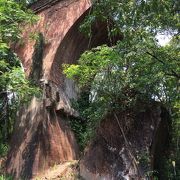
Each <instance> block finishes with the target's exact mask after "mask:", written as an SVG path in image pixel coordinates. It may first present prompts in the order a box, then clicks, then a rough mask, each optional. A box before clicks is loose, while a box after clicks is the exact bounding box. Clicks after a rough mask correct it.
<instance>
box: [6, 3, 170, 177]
mask: <svg viewBox="0 0 180 180" xmlns="http://www.w3.org/2000/svg"><path fill="white" fill-rule="evenodd" d="M91 6H92V3H91V1H90V0H39V1H37V2H36V3H34V4H32V5H31V7H30V8H31V9H32V10H33V11H34V12H35V13H36V14H37V15H38V16H39V20H38V22H37V23H36V24H34V25H29V26H26V27H25V28H24V32H23V40H22V42H20V43H18V44H16V47H15V49H16V50H15V51H16V53H17V55H18V56H19V58H20V59H21V62H22V64H23V67H24V69H25V73H26V75H27V77H30V78H31V79H33V81H34V82H35V83H36V84H38V85H39V86H41V87H43V89H44V96H43V99H42V100H38V99H36V98H34V99H33V100H32V102H31V103H30V104H29V105H28V106H27V105H26V106H24V107H22V108H21V109H20V110H19V112H18V117H17V120H16V124H15V130H14V133H13V136H12V141H11V149H10V152H9V154H8V159H7V162H6V171H7V173H10V174H12V175H13V176H14V178H15V179H20V177H21V178H23V179H31V178H33V177H35V176H37V175H39V174H41V173H44V172H45V171H46V170H47V169H48V168H49V167H52V166H54V165H55V164H59V163H62V162H64V161H70V160H76V159H78V158H79V149H78V145H77V142H76V139H75V136H74V134H73V132H72V131H71V129H70V126H69V124H68V123H67V121H68V119H70V118H76V117H77V116H78V113H77V112H76V111H74V110H73V109H72V108H71V103H70V100H71V99H76V98H77V94H78V90H77V88H76V86H75V84H74V83H73V81H71V80H69V79H67V78H66V77H65V76H64V75H63V73H62V64H63V63H70V64H71V63H77V60H78V58H79V57H80V55H81V54H82V53H83V52H84V51H85V50H87V49H91V48H92V47H96V46H98V45H102V44H108V45H111V43H115V41H117V40H119V39H120V37H115V38H114V42H112V41H111V42H110V41H109V38H108V31H107V23H106V22H101V21H98V20H97V21H96V22H95V23H94V24H93V25H92V36H91V38H88V37H87V36H86V35H85V34H83V33H82V32H80V31H79V26H80V24H81V23H82V22H83V20H84V18H85V17H86V16H87V15H88V13H90V11H91ZM145 108H146V109H147V111H145V112H143V113H144V114H143V113H141V114H137V116H136V117H135V118H134V120H133V122H132V127H133V129H130V131H127V134H128V138H129V141H130V142H131V144H132V147H134V149H136V150H137V151H139V152H141V151H144V152H146V150H147V149H148V148H149V147H150V146H151V147H153V150H152V154H153V153H154V154H155V152H156V151H158V152H160V149H159V150H156V149H158V148H159V147H158V148H156V144H163V143H165V139H166V138H165V137H166V134H163V133H162V132H166V130H165V129H166V126H165V125H164V124H162V123H161V122H162V119H163V120H164V121H165V122H166V121H167V119H168V118H167V116H165V115H164V116H163V115H162V112H163V110H162V108H161V107H160V106H159V105H149V106H148V107H145ZM118 115H119V119H120V120H122V122H123V116H124V115H122V114H121V113H119V114H118ZM125 116H126V115H125ZM126 118H129V117H126ZM137 118H138V121H137V122H141V124H140V125H139V126H135V125H133V123H134V124H137V122H136V120H137ZM140 120H141V121H140ZM159 129H160V130H159ZM129 132H133V134H132V133H131V134H130V133H129ZM159 134H160V135H159ZM142 137H143V138H142ZM157 137H160V138H157ZM156 139H158V140H157V141H156ZM123 142H124V140H123V138H122V134H121V132H120V130H119V128H118V125H117V122H116V120H115V119H114V118H112V117H111V116H108V117H107V118H106V119H105V120H104V121H102V123H101V125H100V127H99V129H97V137H96V138H95V140H94V141H93V142H92V143H91V145H90V146H89V150H87V151H86V153H85V156H84V157H83V158H82V161H81V162H82V163H81V165H80V172H81V175H82V176H83V177H84V178H85V179H87V180H92V179H102V178H104V179H106V180H110V179H117V180H119V179H128V178H131V177H132V178H135V179H137V175H138V174H141V175H142V174H143V172H144V171H143V168H142V169H141V168H138V167H136V166H137V164H134V162H132V161H133V160H132V157H130V155H129V154H128V152H129V151H128V150H127V149H126V146H125V145H124V144H123ZM152 142H153V144H152ZM154 159H155V157H154V158H153V160H152V166H153V162H154V161H155V160H154Z"/></svg>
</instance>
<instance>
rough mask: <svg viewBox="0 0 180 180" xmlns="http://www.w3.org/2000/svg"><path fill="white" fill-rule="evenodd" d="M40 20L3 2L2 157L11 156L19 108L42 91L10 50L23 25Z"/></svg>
mask: <svg viewBox="0 0 180 180" xmlns="http://www.w3.org/2000/svg"><path fill="white" fill-rule="evenodd" d="M36 19H37V18H36V17H35V16H34V15H33V13H32V12H30V11H29V10H27V9H26V8H25V7H24V6H22V4H19V3H17V2H16V1H14V0H0V156H1V155H5V153H6V152H7V149H8V148H7V145H6V143H7V141H8V139H9V137H10V135H11V132H12V129H13V125H14V121H15V117H16V112H17V109H18V107H19V105H20V104H21V103H22V102H23V103H24V102H27V101H29V99H30V98H31V97H32V95H34V94H39V89H38V88H36V87H34V86H32V85H31V83H30V82H29V81H28V80H27V79H26V78H25V74H24V71H23V68H22V66H21V64H20V60H19V59H18V57H17V56H16V54H15V53H13V52H12V51H11V49H10V47H12V45H13V43H15V42H17V41H18V40H19V39H20V38H21V31H22V27H23V26H22V25H25V24H27V23H34V22H36Z"/></svg>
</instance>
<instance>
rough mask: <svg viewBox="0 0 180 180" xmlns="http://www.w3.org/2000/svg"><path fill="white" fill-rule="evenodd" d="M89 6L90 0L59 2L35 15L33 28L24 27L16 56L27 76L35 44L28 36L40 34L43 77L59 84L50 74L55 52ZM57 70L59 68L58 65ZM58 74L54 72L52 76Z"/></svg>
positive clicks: (61, 0)
mask: <svg viewBox="0 0 180 180" xmlns="http://www.w3.org/2000/svg"><path fill="white" fill-rule="evenodd" d="M40 2H41V1H40ZM43 2H44V1H43ZM90 6H91V2H90V0H60V1H58V2H56V4H55V5H53V4H51V5H49V7H48V8H46V9H43V11H41V12H38V13H37V15H38V16H39V18H40V19H39V21H38V22H37V23H36V24H34V25H33V26H26V27H25V31H24V33H23V35H22V36H23V43H21V45H17V46H16V52H17V55H18V56H19V57H20V59H21V61H22V64H23V66H24V68H25V72H26V74H27V75H29V73H30V70H31V65H32V55H33V51H34V44H35V42H34V40H32V39H31V38H29V35H30V34H32V33H39V32H41V33H42V34H43V36H44V39H45V47H44V54H43V77H44V78H45V79H48V80H52V81H53V82H56V83H57V84H59V83H60V82H59V79H58V78H57V77H54V76H53V74H52V73H51V68H52V64H53V63H54V61H55V55H56V52H57V50H58V47H59V46H60V45H61V42H62V41H63V39H64V37H65V36H66V34H67V33H68V31H69V30H70V28H71V27H72V26H73V24H75V22H76V21H77V20H78V19H79V18H80V17H81V16H82V15H83V14H84V13H85V12H86V11H87V10H88V9H89V8H90ZM34 8H35V7H34ZM69 53H71V52H69ZM58 68H60V64H59V67H58ZM58 73H59V72H54V74H58Z"/></svg>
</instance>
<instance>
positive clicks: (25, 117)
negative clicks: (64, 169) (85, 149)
mask: <svg viewBox="0 0 180 180" xmlns="http://www.w3.org/2000/svg"><path fill="white" fill-rule="evenodd" d="M66 119H67V116H65V115H63V113H62V112H61V111H60V112H58V111H56V110H55V108H53V106H52V105H50V106H49V105H48V103H47V101H45V100H44V101H43V100H41V101H38V100H37V99H35V98H34V99H33V100H32V102H31V104H30V106H29V107H28V108H22V109H21V111H20V112H19V118H17V121H16V125H15V131H14V134H13V137H12V142H11V150H10V152H9V154H8V159H7V162H6V170H7V172H8V173H10V174H12V175H13V176H14V177H15V179H20V177H21V178H23V179H31V178H32V177H34V176H36V175H38V174H39V173H42V172H44V171H45V170H47V169H48V168H49V167H52V166H53V165H55V164H59V163H61V162H64V161H69V160H75V159H78V146H77V143H76V140H75V138H74V134H73V133H72V131H71V130H70V128H69V126H68V124H67V122H66Z"/></svg>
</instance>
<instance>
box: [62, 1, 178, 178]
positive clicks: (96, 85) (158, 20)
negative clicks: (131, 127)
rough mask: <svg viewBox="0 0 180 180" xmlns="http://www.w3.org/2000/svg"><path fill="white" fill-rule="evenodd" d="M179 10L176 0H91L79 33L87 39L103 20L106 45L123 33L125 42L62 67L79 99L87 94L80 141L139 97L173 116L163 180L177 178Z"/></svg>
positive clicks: (79, 101) (95, 49) (82, 107)
mask: <svg viewBox="0 0 180 180" xmlns="http://www.w3.org/2000/svg"><path fill="white" fill-rule="evenodd" d="M178 7H179V1H172V0H166V1H157V0H149V1H144V0H142V1H134V0H128V1H123V2H121V1H116V0H98V1H94V6H93V8H92V11H91V14H90V15H89V16H88V17H87V18H86V19H85V22H84V23H83V24H82V25H81V30H83V31H84V32H86V33H87V35H88V36H91V25H92V24H93V23H94V22H95V21H96V20H97V19H101V20H102V21H107V24H109V26H108V27H107V29H108V33H109V40H110V41H111V38H112V37H113V36H114V35H116V34H121V35H122V36H123V39H122V40H121V41H119V42H118V43H117V44H116V45H115V46H112V47H108V46H107V45H102V46H99V47H97V48H94V49H92V50H89V51H86V52H84V53H83V54H82V55H81V57H80V59H79V61H78V65H74V64H73V65H69V64H64V73H65V74H66V76H67V77H68V78H70V79H73V80H74V81H76V83H77V84H78V86H79V88H80V90H81V94H82V95H84V94H86V98H84V96H83V98H82V96H81V98H80V99H79V100H78V102H77V103H76V107H78V109H79V110H80V115H81V116H82V117H83V118H84V119H86V121H87V126H86V127H85V128H86V130H84V131H82V130H81V132H84V133H81V134H82V138H81V139H84V137H86V135H87V132H89V131H90V133H88V134H92V133H93V132H94V129H95V127H96V126H97V124H98V122H99V121H100V120H101V119H102V118H103V116H105V114H106V113H107V111H114V109H121V110H123V109H127V108H129V107H133V106H134V104H135V103H136V102H137V100H138V99H139V98H141V99H143V100H146V101H149V102H150V101H160V102H161V103H162V104H164V106H166V108H167V109H168V110H169V112H170V114H171V118H172V129H171V134H172V142H171V147H172V148H171V151H170V152H171V153H170V155H169V157H168V160H167V158H165V159H166V160H165V162H166V163H164V164H166V167H164V168H165V169H166V168H167V170H166V172H167V173H164V174H163V175H162V174H161V175H160V176H161V177H163V178H165V179H166V178H167V179H171V178H175V179H178V177H179V176H180V171H179V170H178V169H180V161H179V152H180V150H179V138H180V136H179V135H180V118H179V115H180V114H179V105H180V103H179V81H180V54H179V50H180V46H179V40H180V36H179V30H180V21H179V11H178ZM112 21H113V22H114V23H111V22H112ZM160 34H164V35H170V36H171V41H170V42H169V44H167V45H166V46H161V45H160V44H159V42H158V40H157V38H158V36H160ZM85 102H86V103H85ZM81 104H87V106H84V105H83V106H81ZM79 125H80V123H79V124H78V125H77V127H78V129H79V130H80V129H81V128H79ZM83 128H84V127H83ZM78 129H76V131H78ZM87 139H88V138H87ZM87 139H86V140H87ZM82 142H83V141H82V140H81V143H82ZM163 166H164V165H163Z"/></svg>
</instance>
